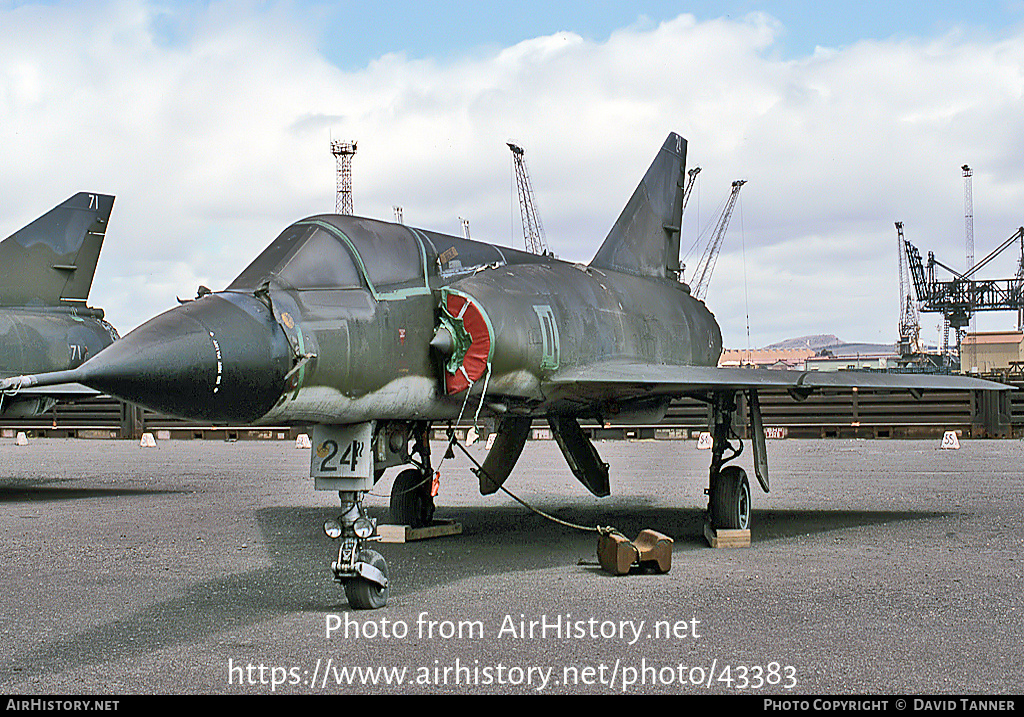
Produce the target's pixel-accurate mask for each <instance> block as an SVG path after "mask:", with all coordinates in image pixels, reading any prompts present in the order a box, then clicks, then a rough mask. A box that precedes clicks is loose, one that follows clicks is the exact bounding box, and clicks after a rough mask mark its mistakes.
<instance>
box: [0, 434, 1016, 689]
mask: <svg viewBox="0 0 1024 717" xmlns="http://www.w3.org/2000/svg"><path fill="white" fill-rule="evenodd" d="M598 449H599V451H600V453H601V455H602V458H603V459H604V460H605V461H607V462H608V463H610V464H611V470H612V492H613V495H612V497H610V498H606V499H597V498H594V497H592V496H590V494H589V493H587V492H586V491H585V489H584V488H583V487H582V486H580V485H579V484H578V483H576V482H575V480H574V479H573V478H572V476H571V474H570V472H569V470H568V468H567V467H566V465H565V462H564V460H563V459H562V457H561V455H560V454H559V451H558V448H557V446H556V445H555V444H554V443H553V442H550V441H537V442H531V443H530V444H528V445H527V448H526V451H525V452H524V456H523V459H522V460H521V462H520V464H519V466H518V467H517V468H516V470H515V472H514V473H513V474H512V477H511V478H510V479H509V481H508V484H507V486H508V487H509V488H510V489H511V490H513V491H515V492H516V493H517V494H518V495H519V496H520V497H522V498H523V499H524V500H527V501H528V502H530V503H532V504H534V505H536V506H537V507H538V508H540V509H542V510H545V511H548V512H550V513H552V514H554V515H556V516H557V517H559V518H561V519H563V520H568V521H571V522H574V523H579V524H583V525H588V526H594V525H612V526H615V527H617V528H618V529H619V530H621V531H622V532H623V533H625V534H627V535H630V536H633V535H635V534H636V533H637V532H639V531H640V530H641V529H643V528H653V529H655V530H658V531H660V532H663V533H666V534H668V535H670V536H671V537H673V538H674V540H675V543H674V550H673V565H672V569H671V571H670V572H669V573H668V574H666V575H629V576H621V577H613V576H610V575H607V574H605V573H603V572H602V571H601V570H600V568H598V567H597V566H596V551H595V544H596V538H595V536H594V534H593V533H588V532H582V531H578V530H574V529H571V528H567V527H564V526H562V525H558V524H555V523H552V522H550V521H548V520H546V519H544V518H542V517H539V516H537V515H535V514H533V513H530V512H528V511H527V510H526V509H525V508H523V507H521V506H520V505H519V504H517V503H515V502H514V501H513V500H512V499H511V498H509V497H507V496H504V495H501V494H498V495H495V496H488V497H482V496H480V495H479V494H478V492H477V490H476V478H475V477H474V476H473V475H472V474H471V473H470V472H469V470H468V469H469V465H468V462H467V461H466V459H465V458H464V457H462V456H457V457H456V458H455V459H452V460H448V461H445V462H444V464H443V466H442V486H441V495H440V497H439V498H438V504H439V508H438V511H437V516H438V517H451V518H456V519H458V520H459V521H461V522H462V524H463V526H464V532H463V534H462V535H461V536H458V537H448V538H440V539H436V540H431V541H424V542H417V543H408V544H404V545H391V544H389V545H382V546H379V550H380V552H381V553H382V554H383V555H384V556H385V558H386V559H387V561H388V565H389V569H390V575H391V580H392V587H391V596H390V602H389V604H388V606H387V607H386V608H385V609H383V610H379V611H372V612H353V611H351V610H350V608H349V606H348V603H347V601H346V599H345V597H344V591H343V590H342V589H341V588H340V587H339V586H337V585H335V584H334V583H333V582H332V580H331V578H330V573H329V567H328V566H329V564H330V562H331V560H332V559H334V555H335V552H334V551H336V548H334V547H333V546H334V545H335V544H334V543H333V542H332V541H330V540H329V539H328V538H327V537H326V536H325V535H324V534H323V532H322V524H323V521H324V520H325V519H326V518H329V517H333V516H334V515H335V514H336V513H337V497H336V496H335V495H334V494H331V493H317V492H315V491H314V490H313V489H312V485H311V480H310V479H309V478H308V477H307V476H308V470H309V451H308V450H297V449H296V448H295V447H294V446H293V444H291V443H290V442H284V441H240V442H235V443H222V442H212V441H164V442H158V445H157V447H155V448H141V447H139V446H138V445H137V444H135V443H133V442H124V441H89V440H57V439H50V440H44V439H38V440H34V441H32V442H31V443H30V445H28V446H16V445H15V444H14V441H13V440H11V439H4V441H3V442H2V443H0V466H2V470H0V504H2V508H0V524H2V534H3V536H4V540H3V544H2V547H0V555H2V566H3V574H4V581H3V591H2V594H0V605H2V610H0V632H2V637H3V645H4V648H3V650H2V651H0V690H2V691H3V692H4V693H6V694H40V693H41V694H92V693H99V694H140V693H141V694H153V693H156V694H178V693H247V694H252V693H256V694H271V693H287V694H294V693H299V694H343V693H360V694H365V693H380V694H398V693H417V694H442V693H445V694H447V693H456V694H462V693H468V694H472V693H542V694H545V693H546V694H566V693H590V694H622V693H626V694H662V693H665V694H676V693H689V694H704V693H716V694H717V693H734V694H758V695H760V694H764V695H772V696H784V695H807V694H829V695H833V694H834V695H847V694H886V695H888V694H935V693H951V694H984V695H995V694H1019V693H1020V691H1021V679H1022V671H1021V665H1022V664H1024V641H1022V639H1021V638H1022V636H1024V599H1022V595H1021V591H1022V586H1024V580H1022V574H1024V557H1022V548H1024V519H1022V517H1021V508H1022V506H1024V476H1022V463H1024V461H1022V458H1024V443H1022V442H1021V441H1018V440H1004V441H980V440H965V441H962V442H961V448H960V449H959V450H941V449H940V441H939V440H928V441H908V440H874V441H872V440H793V439H788V440H780V441H771V442H769V447H768V450H769V462H770V466H771V471H772V486H771V488H772V491H771V493H770V494H768V495H765V494H764V493H762V492H761V490H760V489H759V488H758V487H757V486H756V482H754V487H753V491H754V494H753V497H754V513H753V531H752V532H753V541H752V545H751V546H750V547H749V548H738V549H724V550H713V549H711V548H709V547H707V544H706V542H705V541H704V539H703V537H702V525H703V511H704V508H705V505H706V497H705V496H704V488H705V486H706V483H707V467H708V462H709V459H710V456H709V453H708V451H702V450H698V449H697V448H696V443H695V442H694V441H645V442H605V443H600V444H598ZM470 450H472V451H474V452H475V453H476V454H477V455H480V456H482V455H483V448H482V447H480V446H474V447H472V448H471V449H470ZM442 452H443V451H442V449H441V447H440V446H435V460H436V459H437V458H439V457H440V456H441V454H442ZM738 462H739V464H740V465H742V466H744V467H745V468H746V469H747V471H748V473H750V474H751V475H752V474H753V472H752V470H751V466H750V455H749V450H747V451H746V452H745V453H744V454H743V456H741V458H740V459H739V461H738ZM396 473H397V471H396V470H392V471H389V472H388V474H387V475H386V476H385V477H384V479H383V480H382V481H381V482H380V483H379V484H378V485H377V488H376V490H375V491H374V494H373V495H371V496H370V497H369V498H368V499H367V502H368V505H369V506H370V508H371V513H372V514H374V515H376V516H386V511H387V503H388V498H387V494H388V491H389V489H390V486H391V482H392V480H393V479H394V475H395V474H396Z"/></svg>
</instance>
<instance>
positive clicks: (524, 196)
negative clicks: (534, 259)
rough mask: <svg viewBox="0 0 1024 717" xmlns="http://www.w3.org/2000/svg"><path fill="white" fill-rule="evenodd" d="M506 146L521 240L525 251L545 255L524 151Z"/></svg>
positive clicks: (513, 145)
mask: <svg viewBox="0 0 1024 717" xmlns="http://www.w3.org/2000/svg"><path fill="white" fill-rule="evenodd" d="M506 144H508V148H509V149H510V150H512V162H513V164H514V165H515V171H516V184H517V185H518V186H519V213H520V214H522V217H523V238H524V239H525V241H526V250H527V251H530V252H533V253H534V254H547V253H548V245H547V241H545V239H544V227H542V226H541V223H540V215H539V214H537V204H536V202H535V201H534V198H533V186H532V185H531V183H530V174H529V172H527V171H526V160H525V159H524V158H523V155H524V154H525V150H523V148H522V147H520V146H518V145H517V144H515V143H513V142H506Z"/></svg>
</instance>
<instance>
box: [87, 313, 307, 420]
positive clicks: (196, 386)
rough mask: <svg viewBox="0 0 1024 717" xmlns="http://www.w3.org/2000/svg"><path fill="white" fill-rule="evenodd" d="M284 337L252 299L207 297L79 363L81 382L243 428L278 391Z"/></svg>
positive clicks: (286, 353)
mask: <svg viewBox="0 0 1024 717" xmlns="http://www.w3.org/2000/svg"><path fill="white" fill-rule="evenodd" d="M290 364H291V353H290V350H289V347H288V343H287V339H286V338H285V336H284V332H283V331H282V329H281V327H280V326H279V325H278V324H277V322H276V321H275V320H274V317H273V314H272V313H271V311H270V309H268V308H267V307H266V306H265V305H264V304H263V303H262V302H260V301H259V300H257V299H256V298H255V297H253V296H249V295H246V294H236V293H222V294H211V295H209V296H205V297H203V298H202V299H198V300H196V301H192V302H189V303H188V304H185V305H183V306H179V307H177V308H175V309H171V310H170V311H168V312H166V313H163V314H161V315H159V316H157V317H156V318H153V319H151V320H150V321H148V322H146V323H145V324H143V325H142V326H140V327H139V328H137V329H135V330H134V331H132V332H131V333H129V334H128V335H127V336H125V337H124V338H123V339H121V340H120V341H116V342H115V343H113V344H111V345H110V346H109V347H107V348H106V349H104V350H103V351H101V352H99V353H98V354H96V356H94V357H93V358H92V359H90V360H89V361H87V362H86V363H85V364H83V365H82V367H81V368H82V371H83V377H82V383H84V384H86V385H87V386H91V387H92V388H95V389H96V390H99V391H104V392H107V393H110V394H111V395H114V396H117V397H118V398H121V399H123V400H126V401H130V402H132V403H138V404H140V405H143V406H145V407H147V408H150V409H152V410H154V411H159V412H161V413H167V414H171V415H175V416H181V417H183V418H190V419H202V420H209V421H218V422H244V423H250V422H253V421H255V420H256V419H258V418H259V417H261V416H262V415H264V414H265V413H266V412H267V411H269V410H270V408H271V407H272V406H273V405H274V403H275V402H276V401H277V399H278V398H279V397H280V395H281V392H282V391H283V390H284V384H285V381H284V377H285V374H286V373H287V372H288V369H289V368H290Z"/></svg>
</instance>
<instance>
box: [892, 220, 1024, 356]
mask: <svg viewBox="0 0 1024 717" xmlns="http://www.w3.org/2000/svg"><path fill="white" fill-rule="evenodd" d="M896 227H897V229H898V230H900V239H901V240H902V242H903V250H904V251H905V252H906V256H907V265H908V267H909V269H910V277H911V279H913V282H914V291H915V292H916V293H917V300H918V305H919V307H920V310H921V311H926V312H936V313H941V314H942V316H943V320H944V322H945V325H946V326H947V327H950V328H953V329H954V330H955V331H956V339H957V355H958V356H959V351H960V343H961V339H962V337H963V328H964V327H965V326H967V325H968V324H969V323H970V320H971V317H972V316H973V315H974V313H975V312H978V311H1015V312H1017V316H1018V322H1019V321H1020V318H1021V312H1022V311H1024V227H1021V228H1019V229H1018V230H1017V231H1016V232H1014V233H1013V234H1012V235H1010V237H1009V238H1008V239H1006V241H1004V242H1003V243H1002V244H1000V245H999V246H997V247H996V248H995V249H993V250H992V251H991V252H990V253H989V255H988V256H986V257H985V258H984V259H982V260H981V261H979V262H978V263H977V264H975V265H974V266H973V267H971V269H970V270H969V271H966V272H964V273H963V274H961V273H960V272H958V271H956V270H955V269H951V268H950V267H948V266H946V265H945V264H943V263H942V262H940V261H938V260H937V259H936V258H935V254H934V253H933V252H928V264H927V268H925V265H924V262H922V261H921V254H920V253H919V252H918V251H917V248H916V247H915V246H914V245H913V244H911V243H910V242H909V241H907V239H906V238H904V237H903V235H902V225H901V224H897V225H896ZM1015 242H1017V243H1019V244H1020V259H1019V260H1018V262H1017V267H1018V268H1017V274H1016V276H1015V277H1014V278H1012V279H976V278H975V276H976V275H977V273H978V271H980V270H981V269H983V268H984V267H985V266H986V265H987V264H988V263H989V262H991V261H992V260H993V259H995V258H996V257H997V256H998V255H999V254H1001V253H1002V252H1003V251H1004V250H1005V249H1007V248H1008V247H1009V246H1010V245H1012V244H1014V243H1015ZM935 267H940V268H942V269H945V270H946V271H948V272H949V273H950V274H952V275H953V278H952V279H950V280H949V281H939V280H937V279H936V278H935ZM943 343H944V346H943V353H946V351H947V350H948V347H949V334H948V328H947V330H946V336H945V338H944V340H943Z"/></svg>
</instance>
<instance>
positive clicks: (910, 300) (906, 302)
mask: <svg viewBox="0 0 1024 717" xmlns="http://www.w3.org/2000/svg"><path fill="white" fill-rule="evenodd" d="M896 241H897V247H896V258H897V259H898V260H899V266H900V327H899V343H898V344H897V346H896V348H897V353H898V354H899V355H900V356H913V355H914V354H919V353H921V322H920V318H919V313H918V309H917V302H915V301H914V296H913V293H912V292H911V290H910V282H911V267H910V265H909V261H908V259H907V258H906V256H905V254H904V252H905V249H904V244H905V242H906V239H905V238H904V236H903V222H896ZM915 251H916V250H915ZM904 267H905V268H906V270H905V271H904Z"/></svg>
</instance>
